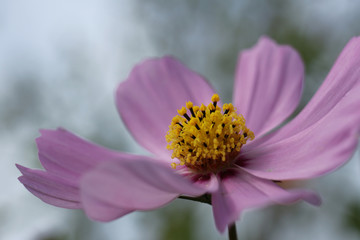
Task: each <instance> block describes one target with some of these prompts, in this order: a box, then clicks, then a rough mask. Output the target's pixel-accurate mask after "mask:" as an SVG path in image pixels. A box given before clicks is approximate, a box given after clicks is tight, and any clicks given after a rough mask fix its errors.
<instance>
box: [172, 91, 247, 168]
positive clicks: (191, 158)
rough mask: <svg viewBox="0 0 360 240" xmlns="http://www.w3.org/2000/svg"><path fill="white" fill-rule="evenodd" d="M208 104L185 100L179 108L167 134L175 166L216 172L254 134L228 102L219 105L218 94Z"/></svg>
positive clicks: (223, 166) (227, 163) (228, 163)
mask: <svg viewBox="0 0 360 240" xmlns="http://www.w3.org/2000/svg"><path fill="white" fill-rule="evenodd" d="M211 101H212V102H211V103H210V104H209V105H208V106H205V105H204V104H202V105H201V106H195V105H194V104H193V103H192V102H190V101H189V102H186V108H185V107H182V108H181V109H180V110H178V114H179V115H176V116H175V117H174V118H173V119H172V121H171V125H170V126H169V131H168V133H167V135H166V141H167V142H168V145H167V148H168V149H169V150H172V151H173V153H172V156H171V157H172V158H173V159H174V158H177V159H178V160H179V161H180V162H179V163H172V164H171V166H172V167H173V168H176V167H177V166H178V165H185V166H187V167H188V168H189V169H192V170H193V171H195V172H201V173H207V172H218V171H221V170H223V169H224V168H227V167H228V166H229V165H231V164H232V163H233V159H234V157H235V156H236V155H237V154H238V153H239V152H240V149H241V147H242V146H243V145H244V144H246V142H247V141H248V140H249V139H250V140H253V139H254V133H253V132H252V131H250V130H249V129H248V128H247V127H246V126H245V119H244V117H243V116H242V115H241V114H237V113H236V108H235V107H234V106H233V105H232V104H231V103H228V104H224V105H223V106H222V108H221V107H220V106H218V102H219V101H220V98H219V95H218V94H214V95H213V96H212V98H211Z"/></svg>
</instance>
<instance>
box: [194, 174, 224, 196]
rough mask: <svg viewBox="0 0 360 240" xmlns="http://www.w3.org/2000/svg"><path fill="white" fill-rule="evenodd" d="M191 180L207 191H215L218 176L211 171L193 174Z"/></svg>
mask: <svg viewBox="0 0 360 240" xmlns="http://www.w3.org/2000/svg"><path fill="white" fill-rule="evenodd" d="M191 180H192V181H193V182H194V183H195V184H197V185H199V186H200V187H201V188H203V189H206V192H208V193H212V192H216V191H217V190H218V188H219V181H218V178H217V177H216V175H215V174H213V173H211V174H208V175H203V174H195V175H193V176H192V177H191Z"/></svg>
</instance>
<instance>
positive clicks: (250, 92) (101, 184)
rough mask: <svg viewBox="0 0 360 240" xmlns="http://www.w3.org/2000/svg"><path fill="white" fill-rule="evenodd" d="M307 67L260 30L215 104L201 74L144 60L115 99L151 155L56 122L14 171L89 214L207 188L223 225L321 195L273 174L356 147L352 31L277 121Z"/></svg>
mask: <svg viewBox="0 0 360 240" xmlns="http://www.w3.org/2000/svg"><path fill="white" fill-rule="evenodd" d="M303 79H304V67H303V64H302V62H301V59H300V57H299V55H298V54H297V53H296V51H295V50H294V49H292V48H291V47H289V46H280V45H277V44H276V43H274V42H273V41H272V40H270V39H269V38H266V37H263V38H261V39H260V40H259V42H258V43H257V44H256V45H255V46H254V47H253V48H251V49H249V50H245V51H243V52H242V53H241V54H240V56H239V61H238V64H237V70H236V77H235V85H234V94H233V105H234V106H232V105H231V104H224V105H223V111H222V112H221V108H220V105H221V103H220V102H219V97H218V95H216V94H215V95H214V93H215V92H214V90H213V88H212V87H211V86H210V85H209V83H208V82H207V81H205V80H204V78H203V77H201V76H199V75H198V74H196V73H194V72H193V71H191V70H189V69H188V68H186V67H185V66H184V65H183V64H182V63H180V62H179V61H178V60H176V59H174V58H172V57H163V58H155V59H150V60H147V61H145V62H143V63H140V64H139V65H137V66H135V67H134V69H133V70H132V72H131V73H130V76H129V77H128V79H127V80H126V81H124V82H123V83H121V84H120V86H119V87H118V89H117V91H116V105H117V107H118V111H119V113H120V115H121V117H122V119H123V121H124V123H125V125H126V126H127V128H128V129H129V131H130V132H131V133H132V135H133V136H134V138H135V139H136V141H137V142H138V143H139V144H140V145H141V146H143V147H144V148H145V149H147V150H148V151H149V152H150V153H152V154H153V155H152V156H151V157H148V156H139V155H134V154H129V153H123V152H116V151H112V150H109V149H106V148H103V147H101V146H98V145H95V144H93V143H90V142H88V141H86V140H83V139H81V138H79V137H77V136H75V135H73V134H71V133H70V132H68V131H66V130H64V129H61V128H60V129H57V130H41V131H40V132H41V136H40V137H39V138H38V139H37V140H36V142H37V146H38V149H39V159H40V161H41V164H42V166H43V167H44V168H45V170H35V169H29V168H25V167H23V166H20V165H18V168H19V170H20V171H21V173H22V176H20V177H19V180H20V181H21V183H23V184H24V186H25V187H26V188H27V189H28V190H29V191H30V192H31V193H33V194H34V195H35V196H37V197H38V198H40V199H41V200H43V201H44V202H46V203H49V204H52V205H55V206H58V207H63V208H73V209H76V208H80V209H83V210H84V211H85V213H86V214H87V215H88V216H89V218H91V219H94V220H97V221H110V220H113V219H116V218H119V217H121V216H124V215H126V214H128V213H130V212H133V211H137V210H151V209H155V208H158V207H161V206H163V205H165V204H167V203H169V202H170V201H172V200H174V199H175V198H177V197H179V196H187V197H189V198H196V197H200V196H202V197H203V199H208V200H209V202H210V198H209V197H210V196H211V205H212V208H213V213H214V218H215V223H216V227H217V229H218V230H219V231H220V232H223V231H224V230H225V228H226V226H228V225H230V224H232V223H233V222H234V221H236V220H237V219H238V218H239V216H240V214H241V212H242V211H243V210H244V209H247V208H254V207H259V206H265V205H268V204H273V203H279V204H289V203H293V202H295V201H298V200H305V201H307V202H309V203H311V204H314V205H318V204H320V199H319V198H318V196H317V195H316V194H315V193H313V192H311V191H308V190H303V189H283V188H281V187H280V186H279V185H277V184H276V183H277V181H287V180H298V179H310V178H315V177H319V176H321V175H324V174H326V173H329V172H331V171H333V170H335V169H336V168H338V167H339V166H341V165H342V164H344V163H345V162H346V161H347V160H348V159H349V158H350V157H351V155H352V154H353V152H354V150H355V149H356V146H357V142H358V136H359V126H360V112H359V109H360V83H359V82H360V80H359V79H360V38H353V39H352V40H351V41H350V42H349V43H348V44H347V45H346V47H345V48H344V50H343V51H342V53H341V54H340V56H339V58H338V60H337V61H336V62H335V64H334V66H333V68H332V70H331V71H330V73H329V75H328V76H327V78H326V79H325V81H324V83H323V84H322V86H321V87H320V88H319V90H318V91H317V93H316V94H315V96H314V97H313V98H312V99H311V101H310V102H309V103H308V104H307V106H306V107H305V108H304V109H303V110H302V111H301V112H300V113H299V114H298V115H297V116H296V117H295V118H294V119H293V120H291V121H290V122H289V123H287V124H286V125H284V126H282V127H281V128H277V127H278V126H280V124H281V123H283V122H284V120H286V119H287V117H288V116H289V115H290V114H291V113H292V112H293V111H294V109H295V108H296V107H297V105H298V103H299V100H300V97H301V94H302V89H303ZM208 103H210V104H209V105H208V106H207V107H206V106H205V105H202V104H208ZM183 106H186V108H182V107H183ZM234 107H236V109H237V111H236V109H235V108H234ZM178 109H180V110H179V111H178V113H179V115H180V116H179V115H177V110H178ZM241 114H242V115H241ZM176 115H177V116H176ZM244 119H245V120H246V122H245V120H244ZM245 124H246V125H245ZM169 125H170V128H169ZM209 131H210V132H209ZM254 135H255V138H253V137H254ZM231 139H233V140H231ZM171 156H172V157H173V159H172V158H171ZM206 197H207V198H206ZM199 199H200V198H199Z"/></svg>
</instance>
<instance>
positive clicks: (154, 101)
mask: <svg viewBox="0 0 360 240" xmlns="http://www.w3.org/2000/svg"><path fill="white" fill-rule="evenodd" d="M213 93H214V91H213V90H212V88H211V86H210V85H209V84H208V83H207V82H206V81H205V80H204V79H203V78H202V77H201V76H199V75H198V74H196V73H195V72H193V71H191V70H189V69H188V68H187V67H185V66H184V65H183V64H182V63H180V62H179V61H178V60H176V59H175V58H172V57H163V58H156V59H150V60H147V61H145V62H143V63H141V64H139V65H137V66H135V67H134V69H133V70H132V72H131V73H130V76H129V78H128V79H127V80H126V81H124V82H122V83H121V84H120V86H119V88H118V89H117V92H116V104H117V107H118V110H119V113H120V115H121V117H122V119H123V121H124V123H125V125H126V126H127V128H128V129H129V131H130V132H131V133H132V135H133V136H134V138H135V139H136V141H137V142H138V143H139V144H141V145H142V146H143V147H144V148H146V149H147V150H149V151H150V152H152V153H154V154H155V155H157V156H163V157H169V155H170V154H171V153H170V151H168V150H167V149H166V145H167V143H166V140H165V135H166V132H167V131H168V129H169V128H168V126H169V125H170V123H171V119H172V118H173V117H174V116H175V115H176V114H177V109H180V108H181V107H182V106H184V105H185V103H186V101H192V102H193V103H194V104H201V103H207V102H209V101H211V97H212V95H213Z"/></svg>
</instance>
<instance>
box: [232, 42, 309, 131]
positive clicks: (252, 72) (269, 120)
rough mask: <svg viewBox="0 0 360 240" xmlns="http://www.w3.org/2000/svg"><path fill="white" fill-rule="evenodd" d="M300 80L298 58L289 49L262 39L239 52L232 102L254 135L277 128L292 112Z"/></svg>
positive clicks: (300, 66)
mask: <svg viewBox="0 0 360 240" xmlns="http://www.w3.org/2000/svg"><path fill="white" fill-rule="evenodd" d="M303 79H304V66H303V64H302V61H301V58H300V56H299V55H298V53H297V52H296V51H295V50H294V49H293V48H291V47H289V46H281V45H277V44H276V43H275V42H273V41H272V40H271V39H269V38H267V37H262V38H261V39H260V40H259V42H258V43H257V44H256V45H255V47H253V48H251V49H249V50H246V51H243V52H242V53H241V55H240V56H239V61H238V65H237V72H236V78H235V86H234V97H233V98H234V100H233V102H234V104H235V106H236V107H237V108H238V112H239V113H241V114H243V116H244V117H245V119H246V123H247V126H248V127H249V128H250V129H251V130H252V131H253V132H254V133H255V136H260V135H262V134H264V133H266V132H267V131H269V130H271V129H272V128H274V127H276V126H277V125H279V124H280V123H282V122H283V121H284V120H285V119H286V118H287V117H288V116H289V115H290V114H291V113H292V112H293V111H294V110H295V108H296V107H297V105H298V103H299V101H300V98H301V94H302V89H303Z"/></svg>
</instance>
